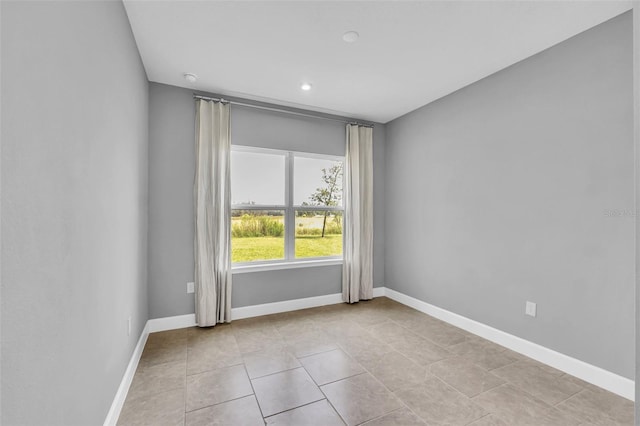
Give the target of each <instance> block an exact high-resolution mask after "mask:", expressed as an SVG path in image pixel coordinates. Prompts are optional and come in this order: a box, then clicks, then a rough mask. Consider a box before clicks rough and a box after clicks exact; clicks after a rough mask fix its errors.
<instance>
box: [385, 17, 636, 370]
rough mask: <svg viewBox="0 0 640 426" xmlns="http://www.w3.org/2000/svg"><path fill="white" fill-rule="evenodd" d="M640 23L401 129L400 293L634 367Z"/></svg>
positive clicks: (445, 101)
mask: <svg viewBox="0 0 640 426" xmlns="http://www.w3.org/2000/svg"><path fill="white" fill-rule="evenodd" d="M631 31H632V20H631V14H630V13H626V14H624V15H621V16H619V17H616V18H614V19H613V20H611V21H608V22H606V23H604V24H602V25H599V26H597V27H595V28H593V29H590V30H588V31H586V32H584V33H582V34H580V35H578V36H576V37H574V38H571V39H569V40H567V41H565V42H563V43H561V44H559V45H557V46H555V47H553V48H551V49H549V50H546V51H544V52H542V53H540V54H538V55H536V56H534V57H531V58H529V59H526V60H524V61H522V62H520V63H518V64H515V65H513V66H511V67H509V68H507V69H505V70H503V71H501V72H498V73H496V74H494V75H492V76H490V77H487V78H485V79H484V80H481V81H479V82H477V83H475V84H473V85H470V86H468V87H466V88H464V89H462V90H460V91H458V92H456V93H454V94H452V95H450V96H447V97H445V98H442V99H440V100H438V101H436V102H434V103H432V104H429V105H427V106H425V107H423V108H421V109H419V110H417V111H414V112H412V113H410V114H408V115H406V116H403V117H401V118H399V119H397V120H394V121H392V122H391V123H389V124H387V145H386V154H387V158H386V160H387V161H386V167H387V170H386V205H387V206H389V208H388V209H387V211H386V222H385V233H386V257H385V262H386V263H385V283H386V285H387V286H388V287H390V288H393V289H395V290H397V291H400V292H402V293H405V294H408V295H410V296H413V297H415V298H418V299H420V300H424V301H426V302H429V303H432V304H434V305H436V306H439V307H442V308H444V309H447V310H450V311H453V312H455V313H458V314H460V315H463V316H466V317H468V318H471V319H474V320H477V321H479V322H481V323H484V324H488V325H490V326H493V327H495V328H498V329H500V330H504V331H506V332H508V333H512V334H514V335H516V336H520V337H522V338H524V339H527V340H530V341H533V342H536V343H539V344H541V345H543V346H546V347H548V348H551V349H554V350H556V351H559V352H561V353H564V354H567V355H569V356H572V357H575V358H578V359H580V360H583V361H585V362H588V363H591V364H593V365H597V366H599V367H602V368H604V369H607V370H609V371H613V372H615V373H618V374H620V375H623V376H625V377H628V378H633V377H634V288H635V286H634V218H633V212H634V178H633V172H634V160H633V158H634V156H633V96H632V93H633V87H632V82H633V77H632V69H633V68H632V56H633V55H632V44H631V41H632V36H631ZM611 210H613V211H614V212H613V214H614V216H613V217H612V216H608V215H607V211H611ZM527 300H530V301H533V302H537V304H538V317H537V318H535V319H534V318H531V317H526V316H525V315H524V307H525V301H527Z"/></svg>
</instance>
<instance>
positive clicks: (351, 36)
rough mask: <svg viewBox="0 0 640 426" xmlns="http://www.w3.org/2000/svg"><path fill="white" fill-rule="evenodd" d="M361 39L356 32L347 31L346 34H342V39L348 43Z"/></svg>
mask: <svg viewBox="0 0 640 426" xmlns="http://www.w3.org/2000/svg"><path fill="white" fill-rule="evenodd" d="M359 37H360V34H358V33H357V32H355V31H347V32H346V33H344V34H342V39H343V40H344V41H346V42H347V43H353V42H354V41H356V40H358V38H359Z"/></svg>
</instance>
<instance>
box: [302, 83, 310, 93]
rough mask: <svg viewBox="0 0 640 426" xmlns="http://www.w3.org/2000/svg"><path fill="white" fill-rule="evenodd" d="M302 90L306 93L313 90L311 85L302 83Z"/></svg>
mask: <svg viewBox="0 0 640 426" xmlns="http://www.w3.org/2000/svg"><path fill="white" fill-rule="evenodd" d="M300 88H301V89H302V90H304V91H305V92H308V91H309V90H311V83H302V85H301V86H300Z"/></svg>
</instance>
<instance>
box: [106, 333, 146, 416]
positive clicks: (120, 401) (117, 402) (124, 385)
mask: <svg viewBox="0 0 640 426" xmlns="http://www.w3.org/2000/svg"><path fill="white" fill-rule="evenodd" d="M147 337H149V323H148V322H147V323H146V324H145V326H144V328H143V329H142V333H141V334H140V338H139V339H138V343H137V344H136V347H135V349H134V350H133V354H132V355H131V360H129V365H127V369H126V370H125V371H124V376H123V377H122V381H121V382H120V386H119V387H118V391H117V392H116V396H115V398H113V402H112V403H111V408H109V412H108V413H107V418H106V419H105V420H104V426H115V425H116V424H117V423H118V417H120V412H121V411H122V407H123V406H124V401H125V400H126V399H127V393H129V387H130V386H131V382H132V381H133V376H134V375H135V374H136V369H137V368H138V363H139V362H140V357H141V356H142V351H143V349H144V345H145V343H147Z"/></svg>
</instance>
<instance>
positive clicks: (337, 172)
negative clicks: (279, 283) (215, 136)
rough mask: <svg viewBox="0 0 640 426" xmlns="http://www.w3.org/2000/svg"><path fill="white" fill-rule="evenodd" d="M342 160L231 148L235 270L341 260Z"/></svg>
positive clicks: (268, 150) (267, 150) (232, 234)
mask: <svg viewBox="0 0 640 426" xmlns="http://www.w3.org/2000/svg"><path fill="white" fill-rule="evenodd" d="M343 164H344V158H342V157H334V156H326V155H315V154H303V153H298V152H289V151H278V150H271V149H262V148H249V147H241V146H237V145H236V146H233V147H232V151H231V209H232V210H231V251H232V255H231V259H232V262H233V263H235V264H244V263H249V262H252V263H265V262H268V263H273V262H288V261H295V260H309V259H319V258H323V259H325V258H341V257H342V222H343V220H342V219H343V207H342V174H343Z"/></svg>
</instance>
